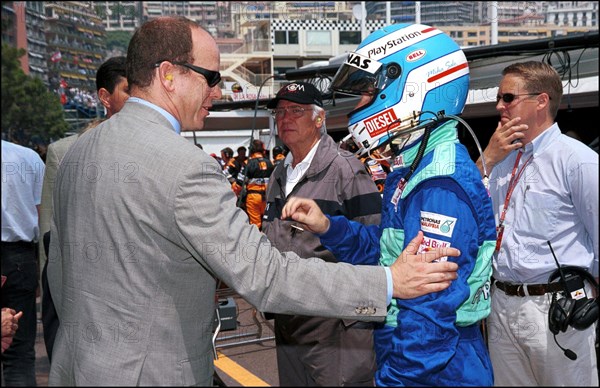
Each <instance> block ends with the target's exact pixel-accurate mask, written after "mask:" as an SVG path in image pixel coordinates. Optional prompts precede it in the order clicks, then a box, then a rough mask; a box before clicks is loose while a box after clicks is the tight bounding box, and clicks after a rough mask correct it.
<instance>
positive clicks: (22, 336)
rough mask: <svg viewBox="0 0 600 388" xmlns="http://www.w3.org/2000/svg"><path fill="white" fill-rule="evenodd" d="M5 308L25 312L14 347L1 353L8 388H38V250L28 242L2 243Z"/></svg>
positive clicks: (3, 304) (2, 302)
mask: <svg viewBox="0 0 600 388" xmlns="http://www.w3.org/2000/svg"><path fill="white" fill-rule="evenodd" d="M0 247H1V249H0V256H1V257H2V275H5V276H6V277H7V278H6V283H4V286H3V287H2V298H1V305H2V308H4V307H9V308H11V309H13V310H15V311H17V312H19V311H23V316H22V317H21V319H20V320H19V329H18V330H17V332H16V333H15V336H14V339H13V342H12V344H11V345H10V347H9V348H8V349H6V351H4V353H2V374H3V378H4V381H3V382H4V384H5V385H6V386H28V387H32V386H36V381H35V338H36V331H37V316H36V306H35V290H36V288H37V286H38V275H37V271H38V269H37V266H38V264H37V248H36V244H34V243H28V242H12V243H7V242H2V244H1V246H0Z"/></svg>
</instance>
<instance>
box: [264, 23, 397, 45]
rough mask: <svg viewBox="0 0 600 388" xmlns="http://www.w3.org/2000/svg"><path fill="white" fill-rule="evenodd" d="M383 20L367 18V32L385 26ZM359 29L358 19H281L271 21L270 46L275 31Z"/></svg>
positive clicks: (273, 39)
mask: <svg viewBox="0 0 600 388" xmlns="http://www.w3.org/2000/svg"><path fill="white" fill-rule="evenodd" d="M385 25H386V22H385V20H367V22H366V24H365V27H366V28H367V31H369V33H371V32H373V31H376V30H379V29H381V28H383V27H385ZM300 30H313V31H319V30H324V31H335V30H337V31H360V30H361V25H360V21H350V20H339V21H338V20H326V19H324V20H283V19H275V20H272V21H271V47H273V45H274V44H275V31H300Z"/></svg>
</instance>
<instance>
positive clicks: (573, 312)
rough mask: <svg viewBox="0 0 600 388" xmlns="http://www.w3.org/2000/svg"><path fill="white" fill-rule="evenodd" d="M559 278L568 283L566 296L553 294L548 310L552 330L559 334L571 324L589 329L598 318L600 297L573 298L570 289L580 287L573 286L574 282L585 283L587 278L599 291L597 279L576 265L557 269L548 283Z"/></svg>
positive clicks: (581, 328)
mask: <svg viewBox="0 0 600 388" xmlns="http://www.w3.org/2000/svg"><path fill="white" fill-rule="evenodd" d="M561 271H562V273H561ZM563 276H564V278H563ZM557 279H559V281H561V282H562V281H564V282H565V283H566V289H565V290H564V292H563V293H562V294H564V296H561V297H560V298H559V297H558V296H557V294H558V293H557V292H555V293H553V294H552V303H551V304H550V309H549V310H548V324H549V328H550V331H551V332H552V333H553V334H558V332H559V331H562V332H565V331H566V330H567V328H568V327H569V325H571V326H572V327H574V328H575V329H577V330H585V329H587V328H588V327H590V326H591V325H592V324H593V323H594V322H596V321H597V320H598V297H597V296H596V298H586V297H584V298H581V299H573V297H572V296H571V292H570V291H569V290H573V289H574V288H579V287H578V286H575V287H573V286H572V285H573V284H579V282H580V283H581V284H582V285H584V282H583V281H584V280H587V281H588V282H589V283H590V284H592V285H593V286H594V290H595V291H596V293H598V283H597V282H596V279H594V277H593V276H592V275H591V274H590V273H589V272H588V271H586V270H585V269H583V268H580V267H574V266H565V267H561V268H560V269H557V270H556V271H554V272H553V273H552V274H551V275H550V277H549V278H548V283H552V282H553V281H555V280H557ZM582 287H583V286H582Z"/></svg>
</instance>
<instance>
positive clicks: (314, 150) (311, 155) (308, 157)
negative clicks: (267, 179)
mask: <svg viewBox="0 0 600 388" xmlns="http://www.w3.org/2000/svg"><path fill="white" fill-rule="evenodd" d="M320 143H321V139H319V140H318V141H317V142H316V143H315V145H313V146H312V148H311V149H310V151H309V152H308V154H306V156H305V157H304V159H302V160H301V161H300V162H298V164H297V165H296V166H298V165H299V164H308V165H310V163H311V162H312V160H313V158H314V157H315V154H316V153H317V148H319V144H320ZM293 161H294V155H292V153H291V152H289V153H288V154H287V156H286V157H285V161H284V162H283V163H284V166H285V167H289V166H291V164H292V162H293Z"/></svg>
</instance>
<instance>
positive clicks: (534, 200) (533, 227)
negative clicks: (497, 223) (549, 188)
mask: <svg viewBox="0 0 600 388" xmlns="http://www.w3.org/2000/svg"><path fill="white" fill-rule="evenodd" d="M560 207H561V203H560V201H559V200H558V198H557V197H556V195H553V194H547V193H541V192H536V191H531V190H529V191H527V192H526V193H525V196H524V198H523V206H522V209H520V211H519V209H517V213H516V214H515V217H516V221H515V232H516V234H517V235H518V236H522V237H532V238H537V239H542V240H548V239H549V238H552V236H554V233H555V230H556V227H557V226H558V215H559V212H560Z"/></svg>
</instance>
